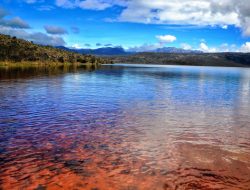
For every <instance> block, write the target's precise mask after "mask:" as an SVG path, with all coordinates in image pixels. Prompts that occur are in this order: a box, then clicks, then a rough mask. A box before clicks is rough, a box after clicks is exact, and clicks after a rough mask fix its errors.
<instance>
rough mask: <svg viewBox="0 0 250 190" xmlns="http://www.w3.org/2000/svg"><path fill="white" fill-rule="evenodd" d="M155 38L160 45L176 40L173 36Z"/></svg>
mask: <svg viewBox="0 0 250 190" xmlns="http://www.w3.org/2000/svg"><path fill="white" fill-rule="evenodd" d="M156 38H157V39H158V40H159V41H160V42H161V43H171V42H174V41H175V40H176V37H175V36H172V35H158V36H156Z"/></svg>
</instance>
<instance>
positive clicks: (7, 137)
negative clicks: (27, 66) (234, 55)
mask: <svg viewBox="0 0 250 190" xmlns="http://www.w3.org/2000/svg"><path fill="white" fill-rule="evenodd" d="M249 73H250V70H249V69H237V68H210V67H177V66H176V67H164V66H162V67H155V66H150V67H144V66H139V67H131V66H128V65H122V66H121V65H119V66H112V67H111V66H104V67H103V68H101V69H99V70H96V71H94V72H85V71H79V72H76V73H68V74H67V73H66V74H60V75H54V76H40V77H37V78H25V79H22V78H19V79H8V80H6V79H5V80H2V81H0V95H1V99H0V105H1V110H0V140H1V141H0V145H1V146H0V166H1V167H0V189H3V190H5V189H7V190H8V189H11V190H12V189H13V190H15V189H18V190H19V189H27V190H29V189H37V190H43V189H48V190H54V189H55V190H56V189H70V190H71V189H79V190H80V189H86V190H158V189H159V190H166V189H169V190H172V189H178V190H182V189H183V190H185V189H233V190H234V189H235V190H237V189H250V116H249V113H250V75H249Z"/></svg>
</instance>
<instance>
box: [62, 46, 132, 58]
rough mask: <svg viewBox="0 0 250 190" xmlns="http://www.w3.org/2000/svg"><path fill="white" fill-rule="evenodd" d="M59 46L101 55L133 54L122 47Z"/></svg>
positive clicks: (83, 52) (73, 50)
mask: <svg viewBox="0 0 250 190" xmlns="http://www.w3.org/2000/svg"><path fill="white" fill-rule="evenodd" d="M57 48H59V49H63V50H67V51H72V52H76V53H82V54H91V55H99V56H105V55H106V56H110V55H128V54H131V53H128V52H126V51H125V50H124V49H123V48H122V47H103V48H98V49H73V48H67V47H64V46H58V47H57Z"/></svg>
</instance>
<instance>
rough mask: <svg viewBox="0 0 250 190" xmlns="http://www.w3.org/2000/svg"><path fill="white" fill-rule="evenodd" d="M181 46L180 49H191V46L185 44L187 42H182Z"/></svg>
mask: <svg viewBox="0 0 250 190" xmlns="http://www.w3.org/2000/svg"><path fill="white" fill-rule="evenodd" d="M181 48H182V49H185V50H191V49H192V46H191V45H189V44H187V43H182V44H181Z"/></svg>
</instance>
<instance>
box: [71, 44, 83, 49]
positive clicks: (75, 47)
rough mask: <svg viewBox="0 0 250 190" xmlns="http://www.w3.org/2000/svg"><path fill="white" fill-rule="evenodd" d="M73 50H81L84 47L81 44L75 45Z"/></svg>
mask: <svg viewBox="0 0 250 190" xmlns="http://www.w3.org/2000/svg"><path fill="white" fill-rule="evenodd" d="M72 48H74V49H81V48H82V46H80V45H79V44H73V45H72Z"/></svg>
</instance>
